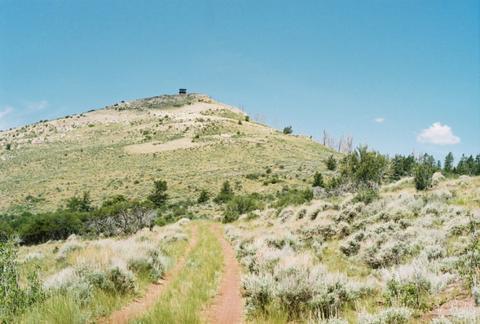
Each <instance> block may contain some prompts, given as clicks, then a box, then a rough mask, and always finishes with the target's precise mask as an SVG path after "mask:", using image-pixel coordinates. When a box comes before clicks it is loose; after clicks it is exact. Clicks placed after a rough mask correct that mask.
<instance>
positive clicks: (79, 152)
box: [0, 94, 332, 212]
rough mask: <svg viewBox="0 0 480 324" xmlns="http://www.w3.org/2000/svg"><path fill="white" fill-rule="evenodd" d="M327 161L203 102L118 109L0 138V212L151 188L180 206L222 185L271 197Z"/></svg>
mask: <svg viewBox="0 0 480 324" xmlns="http://www.w3.org/2000/svg"><path fill="white" fill-rule="evenodd" d="M330 154H332V152H331V151H330V150H328V149H326V148H325V147H324V146H322V145H320V144H318V143H316V142H314V141H313V140H311V139H309V138H306V137H303V136H292V135H284V134H282V133H280V132H278V131H276V130H274V129H272V128H269V127H267V126H265V125H261V124H258V123H255V122H252V121H248V118H247V117H246V116H245V115H244V113H242V112H241V111H240V110H238V109H236V108H234V107H231V106H228V105H225V104H221V103H218V102H216V101H214V100H213V99H211V98H209V97H207V96H204V95H197V94H190V95H187V96H177V95H173V96H159V97H152V98H146V99H141V100H135V101H131V102H123V101H122V102H120V103H117V104H114V105H112V106H107V107H105V108H103V109H99V110H91V111H89V112H86V113H82V114H78V115H72V116H66V117H64V118H60V119H57V120H52V121H41V122H38V123H36V124H32V125H27V126H24V127H20V128H16V129H12V130H8V131H3V132H0V166H1V170H2V172H1V173H0V196H2V199H1V200H0V212H4V211H8V210H12V208H15V207H16V206H19V205H20V206H27V207H28V208H29V209H30V210H32V211H46V210H52V209H55V208H57V207H58V206H59V205H61V204H63V203H64V202H65V200H66V199H67V198H69V197H71V196H72V195H75V194H79V193H81V192H83V191H89V192H90V195H91V197H92V199H93V200H94V202H99V201H102V200H104V199H105V198H106V197H108V196H111V195H113V194H123V195H126V196H127V197H131V198H144V197H145V195H146V193H147V192H149V191H150V190H151V187H152V182H153V180H155V179H164V180H166V181H167V182H168V186H169V194H170V196H171V197H172V198H173V199H182V200H183V199H188V198H196V197H197V196H198V194H199V192H200V190H202V189H206V190H208V191H210V192H212V193H213V192H217V191H218V189H219V187H220V185H221V183H222V182H223V181H224V180H225V179H231V181H232V184H234V186H235V188H236V189H237V190H238V191H246V192H274V191H276V190H278V189H279V188H281V187H282V186H284V185H286V184H288V185H293V186H295V185H299V184H302V183H303V182H304V181H306V179H310V178H311V176H312V174H313V172H314V171H315V170H324V169H325V166H324V163H323V161H324V160H325V159H326V157H328V156H329V155H330Z"/></svg>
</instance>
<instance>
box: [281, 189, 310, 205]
mask: <svg viewBox="0 0 480 324" xmlns="http://www.w3.org/2000/svg"><path fill="white" fill-rule="evenodd" d="M312 199H313V192H312V190H310V189H305V190H298V189H289V188H283V189H282V191H280V192H279V193H277V201H276V203H275V204H274V206H275V207H277V208H280V207H285V206H288V205H294V206H296V205H301V204H303V203H305V202H308V201H310V200H312Z"/></svg>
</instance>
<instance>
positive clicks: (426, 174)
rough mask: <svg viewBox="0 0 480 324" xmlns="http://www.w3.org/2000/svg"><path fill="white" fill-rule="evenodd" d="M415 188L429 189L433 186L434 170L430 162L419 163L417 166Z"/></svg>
mask: <svg viewBox="0 0 480 324" xmlns="http://www.w3.org/2000/svg"><path fill="white" fill-rule="evenodd" d="M414 176H415V188H416V189H417V190H427V189H428V188H430V187H431V186H432V176H433V170H432V168H431V166H430V165H428V164H419V165H417V166H416V168H415V174H414Z"/></svg>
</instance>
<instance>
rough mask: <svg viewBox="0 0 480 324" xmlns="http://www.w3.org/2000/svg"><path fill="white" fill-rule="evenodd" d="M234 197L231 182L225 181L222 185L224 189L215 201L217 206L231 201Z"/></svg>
mask: <svg viewBox="0 0 480 324" xmlns="http://www.w3.org/2000/svg"><path fill="white" fill-rule="evenodd" d="M233 197H234V193H233V189H232V186H231V185H230V182H228V180H227V181H225V182H224V183H223V185H222V189H220V192H219V193H218V195H217V196H216V197H215V199H214V200H213V201H215V202H216V203H217V204H220V203H226V202H228V201H229V200H231V199H232V198H233Z"/></svg>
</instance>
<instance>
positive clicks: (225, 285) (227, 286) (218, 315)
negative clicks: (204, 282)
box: [206, 224, 244, 324]
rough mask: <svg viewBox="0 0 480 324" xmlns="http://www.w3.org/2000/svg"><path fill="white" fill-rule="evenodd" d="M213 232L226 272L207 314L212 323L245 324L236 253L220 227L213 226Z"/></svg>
mask: <svg viewBox="0 0 480 324" xmlns="http://www.w3.org/2000/svg"><path fill="white" fill-rule="evenodd" d="M213 230H214V233H215V235H216V236H217V238H218V240H219V241H220V244H221V245H222V250H223V258H224V272H223V275H222V279H221V282H220V287H219V290H218V294H217V296H216V297H215V300H214V301H213V304H212V305H211V306H210V308H209V309H208V310H207V312H206V317H207V319H208V321H209V322H210V323H215V324H235V323H242V322H243V307H244V303H243V299H242V296H241V293H240V289H241V283H240V265H239V264H238V262H237V259H236V258H235V252H234V250H233V248H232V246H231V245H230V243H228V242H227V240H226V239H225V238H224V236H223V230H222V228H221V226H220V225H218V224H215V225H213Z"/></svg>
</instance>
